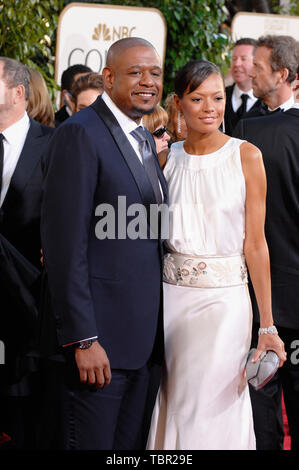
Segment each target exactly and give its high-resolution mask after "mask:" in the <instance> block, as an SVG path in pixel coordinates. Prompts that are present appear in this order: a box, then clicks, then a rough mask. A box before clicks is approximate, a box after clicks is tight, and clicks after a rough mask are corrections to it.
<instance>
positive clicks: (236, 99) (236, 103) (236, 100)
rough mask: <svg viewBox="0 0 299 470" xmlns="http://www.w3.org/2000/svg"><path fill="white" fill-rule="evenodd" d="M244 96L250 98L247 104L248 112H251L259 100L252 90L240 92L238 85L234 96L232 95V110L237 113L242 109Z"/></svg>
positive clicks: (234, 90) (235, 87)
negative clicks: (242, 97)
mask: <svg viewBox="0 0 299 470" xmlns="http://www.w3.org/2000/svg"><path fill="white" fill-rule="evenodd" d="M243 94H245V95H248V96H249V98H248V100H247V103H246V112H247V111H249V110H250V109H251V108H252V106H253V105H254V103H255V102H256V101H257V98H256V97H255V96H254V94H253V91H252V89H251V90H248V91H242V90H240V88H239V87H238V85H237V84H236V83H235V86H234V89H233V94H232V108H233V110H234V112H236V111H237V109H238V108H240V106H241V104H242V99H241V95H243Z"/></svg>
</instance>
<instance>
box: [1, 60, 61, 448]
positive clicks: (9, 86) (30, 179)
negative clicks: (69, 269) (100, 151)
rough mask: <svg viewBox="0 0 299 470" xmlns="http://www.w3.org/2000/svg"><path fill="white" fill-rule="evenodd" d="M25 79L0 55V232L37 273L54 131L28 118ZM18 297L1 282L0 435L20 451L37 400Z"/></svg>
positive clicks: (29, 435)
mask: <svg viewBox="0 0 299 470" xmlns="http://www.w3.org/2000/svg"><path fill="white" fill-rule="evenodd" d="M29 81H30V75H29V73H28V71H27V69H26V68H25V67H24V66H23V65H22V64H20V63H19V62H17V61H15V60H12V59H9V58H6V57H0V233H1V235H3V236H4V237H5V238H6V239H7V240H8V241H9V242H10V243H11V244H12V245H13V246H14V247H15V248H16V249H17V250H18V251H19V252H20V253H21V254H22V255H23V256H24V257H25V258H26V259H27V260H28V261H30V263H32V264H33V265H34V266H35V267H36V268H38V269H40V249H41V240H40V211H41V198H42V161H43V156H44V154H45V149H46V147H47V145H48V142H49V138H50V135H52V133H53V132H54V129H52V128H50V127H47V126H43V125H42V124H39V123H38V122H36V121H33V120H32V119H29V117H28V115H27V113H26V106H27V100H28V97H29ZM1 262H2V263H3V259H1ZM18 294H19V292H18V291H17V290H15V291H14V292H13V295H11V294H10V293H9V290H8V289H6V288H4V287H3V283H1V285H0V298H1V317H0V339H1V340H4V338H5V352H6V361H5V362H6V364H5V365H1V366H0V431H4V432H6V433H7V434H9V435H10V436H11V437H12V440H13V444H14V445H16V446H17V447H18V448H23V447H28V446H30V447H31V446H32V445H34V444H33V441H34V427H33V424H34V423H35V415H34V413H35V412H36V410H35V408H34V406H33V404H34V403H36V396H34V398H33V400H32V395H31V394H32V392H33V390H32V388H31V387H30V386H31V385H32V383H30V381H33V379H34V377H35V375H34V374H33V375H32V374H29V371H30V370H31V369H32V365H33V360H32V359H28V358H27V359H26V358H25V355H26V354H27V353H28V352H29V350H30V342H31V341H32V339H33V338H32V337H29V336H28V334H29V333H28V326H29V325H28V322H27V320H28V319H27V318H26V316H25V314H24V311H23V306H22V305H19V304H18V301H19V298H18ZM34 367H35V366H34Z"/></svg>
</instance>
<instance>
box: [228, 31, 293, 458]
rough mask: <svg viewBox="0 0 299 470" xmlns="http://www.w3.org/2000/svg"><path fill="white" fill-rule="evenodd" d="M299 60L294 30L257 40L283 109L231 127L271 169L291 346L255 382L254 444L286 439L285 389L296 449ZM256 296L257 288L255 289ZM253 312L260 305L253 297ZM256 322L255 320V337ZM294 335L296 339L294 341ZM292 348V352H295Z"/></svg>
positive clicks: (276, 263) (277, 315)
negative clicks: (297, 101) (296, 87)
mask: <svg viewBox="0 0 299 470" xmlns="http://www.w3.org/2000/svg"><path fill="white" fill-rule="evenodd" d="M298 63H299V49H298V42H296V41H295V40H294V39H293V38H291V37H289V36H266V37H263V38H260V39H259V40H258V47H257V50H256V53H255V57H254V67H253V71H252V83H253V91H254V94H255V96H258V97H259V98H260V99H261V100H263V102H264V103H265V104H266V105H267V106H268V108H269V109H270V110H272V111H273V110H275V109H276V110H277V108H279V107H280V108H282V110H285V112H277V113H273V114H272V115H269V116H264V117H259V118H251V119H243V120H241V121H240V122H239V124H238V126H237V128H236V129H235V133H234V135H235V136H236V137H239V138H241V139H246V140H248V141H249V142H252V143H253V144H254V145H256V146H257V147H258V148H260V150H261V152H262V154H263V158H264V163H265V169H266V175H267V188H268V189H267V201H266V204H267V208H266V224H265V233H266V238H267V242H268V246H269V252H270V263H271V280H272V304H273V317H274V323H275V325H276V326H277V329H278V332H279V336H280V337H281V338H282V340H283V341H284V343H285V348H286V351H287V353H288V358H287V361H286V363H285V364H284V365H283V367H282V368H281V369H279V371H278V372H277V374H276V375H275V377H274V378H273V379H272V380H271V381H270V382H269V383H268V384H267V385H266V386H265V387H263V388H262V389H261V390H259V391H254V390H253V389H252V388H250V392H251V399H252V405H253V415H254V425H255V432H256V439H257V449H264V450H271V449H273V450H274V449H276V450H278V449H281V448H282V447H283V437H284V436H283V426H282V419H281V398H282V391H283V394H284V400H285V405H286V412H287V416H288V421H289V427H290V434H291V447H292V449H299V365H298V364H297V362H298V357H299V356H298V353H297V354H296V351H295V349H296V348H297V349H298V340H299V315H298V312H299V296H298V287H299V152H298V149H299V132H298V129H299V110H298V108H297V109H296V108H294V107H293V106H294V99H293V92H292V87H291V83H292V81H293V80H294V79H295V78H296V71H297V67H298ZM252 297H253V293H252ZM253 309H254V320H255V321H256V322H257V321H258V308H257V305H256V301H255V299H254V298H253ZM257 328H258V326H257V324H256V323H255V324H254V328H253V341H254V343H253V345H254V346H255V345H256V336H257V333H256V332H257ZM294 341H295V343H294ZM294 348H295V349H294ZM292 353H293V354H292Z"/></svg>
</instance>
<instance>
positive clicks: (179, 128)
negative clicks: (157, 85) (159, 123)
mask: <svg viewBox="0 0 299 470" xmlns="http://www.w3.org/2000/svg"><path fill="white" fill-rule="evenodd" d="M174 97H175V93H170V94H169V95H167V97H166V98H165V101H164V108H165V110H166V111H167V114H168V125H167V128H168V133H169V135H170V138H171V141H170V143H171V144H172V143H174V142H179V141H180V140H185V139H186V137H187V127H186V122H185V119H184V116H183V114H182V113H181V112H180V111H179V110H178V109H177V107H176V104H175V102H174Z"/></svg>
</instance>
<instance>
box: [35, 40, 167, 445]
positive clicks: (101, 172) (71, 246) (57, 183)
mask: <svg viewBox="0 0 299 470" xmlns="http://www.w3.org/2000/svg"><path fill="white" fill-rule="evenodd" d="M102 76H103V81H104V87H105V92H104V94H103V95H102V97H99V98H98V99H97V100H96V101H95V103H93V104H92V106H90V107H88V108H86V109H84V110H82V111H80V112H79V113H76V114H75V115H74V116H72V117H71V118H70V119H68V120H67V121H66V122H65V123H63V124H62V125H61V126H59V128H58V129H57V130H56V133H55V136H54V138H53V140H52V146H51V151H50V155H49V157H50V158H49V162H50V163H49V169H48V172H47V176H46V181H45V193H44V201H43V210H42V241H43V249H44V259H45V266H46V271H47V274H48V279H49V289H50V295H51V299H52V304H53V312H54V315H55V321H56V333H57V336H58V343H59V345H60V346H63V348H62V349H63V351H64V354H65V359H66V362H65V363H64V364H61V365H60V366H59V364H58V363H57V364H56V366H55V364H54V363H53V369H54V375H55V373H56V372H58V373H59V369H61V377H62V382H61V383H60V384H59V387H60V388H59V396H60V401H59V407H60V416H59V421H60V436H61V439H60V442H58V444H56V445H58V446H59V447H63V448H64V449H136V448H138V447H140V445H141V444H140V438H141V433H142V422H143V416H144V410H145V406H146V401H147V393H148V383H149V373H150V366H151V362H150V359H153V356H155V359H156V360H157V361H160V362H161V360H162V357H163V331H162V317H161V309H162V304H161V269H162V245H161V241H160V240H159V239H157V238H156V239H154V238H153V239H149V238H148V237H147V238H146V239H141V238H137V239H132V238H130V237H128V235H126V232H124V230H125V231H126V229H127V226H128V223H129V222H130V220H132V219H134V217H129V216H128V217H127V220H126V216H125V220H123V215H121V214H120V213H118V203H119V199H118V198H119V196H122V198H123V200H124V199H125V211H126V210H127V208H129V206H132V204H136V203H137V204H142V205H143V206H145V208H146V209H147V211H148V213H149V206H150V205H151V204H156V202H157V200H158V199H159V198H160V199H161V198H162V193H163V198H164V201H165V202H166V191H167V189H166V184H165V180H164V177H163V174H162V172H161V170H160V168H159V165H158V160H157V156H156V155H154V154H153V151H154V150H153V149H154V143H153V141H151V144H149V143H148V144H149V145H150V148H149V150H150V153H149V156H150V162H151V164H152V166H151V168H152V170H153V174H152V175H150V174H149V173H148V170H147V169H146V165H147V164H146V161H145V160H144V162H142V158H141V154H140V152H141V150H140V148H139V143H138V141H137V140H136V138H135V137H133V135H132V134H131V132H132V131H134V130H135V129H136V128H137V127H138V125H139V123H140V120H141V117H142V115H143V114H147V113H150V112H152V110H153V108H154V106H155V105H156V104H157V102H158V101H159V99H160V97H161V91H162V71H161V64H160V59H159V57H158V55H157V53H156V51H155V49H154V48H153V46H152V45H151V44H150V43H148V42H147V41H144V40H143V39H139V38H127V39H123V40H120V41H117V42H116V43H114V44H113V45H112V47H111V49H110V50H109V53H108V56H107V65H106V67H105V68H104V70H103V72H102ZM146 135H147V138H148V139H151V135H150V134H149V133H147V134H146ZM151 178H153V179H151ZM151 183H152V184H151ZM155 187H157V188H158V190H157V193H155V191H154V189H155ZM101 204H102V205H103V204H104V205H109V207H110V208H111V207H112V209H113V211H115V230H116V237H115V239H112V238H113V230H114V229H113V227H114V226H112V238H110V239H109V238H104V239H98V238H97V236H96V233H95V229H96V226H97V224H99V221H100V220H101V219H102V218H103V217H100V216H106V213H105V212H102V213H101V214H100V210H99V209H98V210H97V207H98V206H99V205H101ZM121 204H122V203H121ZM101 210H102V211H105V210H108V211H109V209H104V208H102V209H101ZM135 210H136V209H135ZM110 214H111V212H110ZM112 219H113V220H110V222H109V221H108V225H109V224H110V223H111V222H112V223H113V224H114V217H112ZM110 229H111V225H110ZM110 229H107V230H110ZM118 230H120V231H121V233H120V232H119V233H117V231H118ZM159 315H160V317H159ZM84 340H88V341H84ZM84 346H87V347H88V349H80V348H83V347H84ZM55 371H56V372H55ZM111 372H112V378H111ZM80 381H81V382H80ZM91 390H92V391H91ZM56 391H57V389H56ZM50 395H51V396H50V397H49V399H50V400H51V399H52V400H53V394H52V393H51V394H50Z"/></svg>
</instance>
